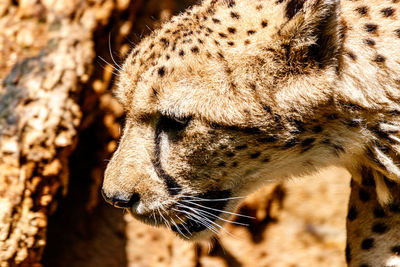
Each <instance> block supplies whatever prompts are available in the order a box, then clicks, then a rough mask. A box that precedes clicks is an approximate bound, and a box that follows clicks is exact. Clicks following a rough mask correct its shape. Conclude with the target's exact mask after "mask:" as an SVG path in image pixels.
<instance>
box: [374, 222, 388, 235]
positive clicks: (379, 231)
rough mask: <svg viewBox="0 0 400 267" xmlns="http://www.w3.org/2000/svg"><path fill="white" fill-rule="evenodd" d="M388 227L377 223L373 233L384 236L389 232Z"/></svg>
mask: <svg viewBox="0 0 400 267" xmlns="http://www.w3.org/2000/svg"><path fill="white" fill-rule="evenodd" d="M388 229H389V228H388V226H387V225H386V224H384V223H375V224H374V225H373V226H372V232H374V233H377V234H383V233H385V232H386V231H387V230H388Z"/></svg>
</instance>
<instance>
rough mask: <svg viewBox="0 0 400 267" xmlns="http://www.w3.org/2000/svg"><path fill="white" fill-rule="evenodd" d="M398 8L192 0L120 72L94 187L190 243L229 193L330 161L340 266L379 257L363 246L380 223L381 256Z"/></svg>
mask: <svg viewBox="0 0 400 267" xmlns="http://www.w3.org/2000/svg"><path fill="white" fill-rule="evenodd" d="M399 12H400V1H397V0H385V1H374V0H357V1H354V0H342V1H338V0H229V1H227V0H219V1H218V0H206V1H204V2H203V3H202V4H201V5H199V6H195V7H193V8H192V9H189V10H188V11H186V12H185V13H183V14H181V15H179V16H177V17H174V18H173V19H172V20H171V21H170V22H168V23H166V24H164V25H163V27H162V28H161V29H159V30H157V31H155V32H154V33H153V34H151V35H150V36H149V37H147V38H145V39H144V40H143V41H142V42H141V43H140V44H139V45H138V46H137V47H136V48H134V49H133V51H132V52H131V53H130V55H129V56H128V57H127V59H126V60H125V63H124V65H123V66H122V69H121V70H120V76H119V82H118V89H117V91H116V92H115V95H116V97H117V98H118V99H119V101H120V102H121V103H122V104H123V105H124V107H125V111H126V117H127V120H126V125H125V128H124V131H123V136H122V138H121V142H120V145H119V147H118V149H117V151H116V152H115V154H114V156H113V158H112V160H111V161H110V163H109V164H108V167H107V170H106V173H105V180H104V185H103V194H104V196H105V197H106V199H108V201H110V202H111V203H113V204H114V205H115V206H118V207H124V208H126V207H128V208H129V210H130V211H131V213H132V214H133V215H134V216H135V217H137V218H139V219H142V220H144V221H145V222H148V223H152V224H160V222H161V224H165V225H167V226H169V227H170V228H171V229H173V230H174V231H175V232H177V233H178V234H179V235H181V236H183V237H185V238H188V239H194V240H195V239H198V238H202V237H204V236H207V235H208V234H209V233H211V232H217V231H218V230H219V224H220V223H221V222H223V221H224V220H225V221H226V220H227V219H228V217H229V212H231V211H232V210H233V209H234V208H235V207H236V206H237V204H238V202H239V199H237V196H243V195H247V194H249V193H250V192H252V191H254V190H255V189H257V188H259V187H260V186H261V185H262V184H265V183H269V182H274V181H282V180H284V179H287V178H290V177H293V176H301V175H306V174H310V173H313V172H316V171H318V170H319V169H321V168H323V167H326V166H330V165H338V166H343V167H345V168H347V169H348V170H349V171H350V173H351V174H352V175H353V179H354V182H353V189H352V198H351V200H350V204H349V214H348V218H347V219H348V231H349V235H348V236H349V239H348V246H347V248H346V259H347V261H348V263H349V264H350V265H353V266H378V265H379V266H380V265H384V264H383V261H379V262H378V261H377V258H376V257H374V256H371V254H368V253H364V252H370V251H372V250H373V249H376V248H379V250H375V251H379V252H382V251H383V248H381V247H382V243H381V242H382V240H385V239H386V240H388V239H387V237H388V235H389V234H390V235H391V237H393V238H392V239H393V240H394V241H393V242H391V243H390V244H389V245H390V246H391V248H386V247H385V248H384V249H385V252H382V253H381V254H382V255H383V256H382V257H383V258H382V257H381V258H379V260H382V259H383V260H386V261H387V262H389V260H392V262H395V260H396V259H395V258H390V257H392V256H393V255H394V256H393V257H395V256H396V255H398V253H399V251H400V249H399V247H400V242H398V243H396V242H397V241H399V240H400V236H397V234H394V233H397V232H395V230H393V229H394V228H393V223H392V222H393V218H394V217H393V216H395V215H396V214H397V213H400V212H399V211H400V202H398V203H399V205H397V202H396V201H397V200H398V199H399V195H398V192H397V191H396V190H394V189H393V188H396V187H397V185H398V184H399V181H400V167H399V166H400V162H399V161H400V157H399V153H400V119H399V118H400V117H399V115H400V105H399V104H400V101H399V99H400V90H399V89H400V52H399V51H400V50H399V49H400V20H399V18H398V16H399V15H400V14H399ZM355 188H357V189H355ZM132 196H135V197H133V198H132ZM132 199H134V201H132ZM371 203H373V204H371ZM199 205H200V206H199ZM387 216H392V217H390V218H391V219H384V218H387ZM398 216H399V217H397V218H398V219H400V214H399V215H398ZM360 218H361V219H360ZM364 227H367V228H368V229H364ZM396 227H397V226H396ZM397 228H398V227H397ZM356 229H363V230H362V232H361V233H362V234H360V231H358V230H356ZM398 232H400V231H398ZM383 237H385V238H383ZM392 239H391V240H392ZM385 246H388V245H385ZM388 255H389V256H388ZM376 263H379V264H378V265H376ZM385 266H386V265H385ZM394 266H397V265H394ZM399 266H400V265H399Z"/></svg>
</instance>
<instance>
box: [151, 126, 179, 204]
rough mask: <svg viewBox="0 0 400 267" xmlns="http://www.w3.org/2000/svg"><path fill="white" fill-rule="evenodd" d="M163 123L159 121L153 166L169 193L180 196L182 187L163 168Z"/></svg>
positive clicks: (155, 138) (155, 137)
mask: <svg viewBox="0 0 400 267" xmlns="http://www.w3.org/2000/svg"><path fill="white" fill-rule="evenodd" d="M164 126H165V125H163V121H162V120H159V121H158V123H157V125H156V132H155V136H154V143H155V151H154V160H153V166H154V169H155V171H156V173H157V175H158V177H160V178H162V179H163V180H164V182H165V185H166V186H167V190H168V193H169V194H170V195H172V196H175V195H177V194H179V192H180V191H181V190H182V187H181V186H180V185H179V184H178V183H177V182H176V180H175V179H174V178H173V177H171V176H170V175H168V174H167V173H166V172H165V170H164V169H163V168H162V165H161V158H160V156H161V133H162V131H163V127H164Z"/></svg>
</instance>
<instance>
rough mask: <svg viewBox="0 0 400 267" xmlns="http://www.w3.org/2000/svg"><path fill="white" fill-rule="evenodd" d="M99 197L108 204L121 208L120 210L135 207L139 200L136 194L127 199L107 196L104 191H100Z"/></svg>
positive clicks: (118, 196) (120, 196)
mask: <svg viewBox="0 0 400 267" xmlns="http://www.w3.org/2000/svg"><path fill="white" fill-rule="evenodd" d="M101 195H102V196H103V198H104V199H105V200H106V201H107V202H108V203H110V204H111V205H113V206H114V207H116V208H121V209H124V208H130V207H133V205H135V204H136V203H137V202H139V200H140V196H139V194H138V193H133V194H131V195H129V196H127V197H125V196H123V195H121V194H115V195H112V196H108V195H107V194H106V193H105V192H104V190H103V189H101Z"/></svg>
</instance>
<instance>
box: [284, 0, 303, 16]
mask: <svg viewBox="0 0 400 267" xmlns="http://www.w3.org/2000/svg"><path fill="white" fill-rule="evenodd" d="M304 2H305V0H289V2H288V3H287V5H286V17H287V18H288V19H291V18H293V17H294V15H296V13H297V12H299V10H300V9H302V8H303V5H304Z"/></svg>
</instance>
